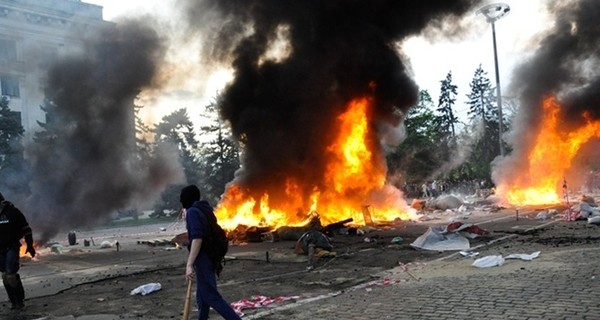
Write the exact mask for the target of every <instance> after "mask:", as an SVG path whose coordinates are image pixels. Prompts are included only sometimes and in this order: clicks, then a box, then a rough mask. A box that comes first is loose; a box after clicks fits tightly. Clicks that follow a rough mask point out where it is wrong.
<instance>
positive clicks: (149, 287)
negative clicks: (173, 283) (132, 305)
mask: <svg viewBox="0 0 600 320" xmlns="http://www.w3.org/2000/svg"><path fill="white" fill-rule="evenodd" d="M160 289H161V285H160V283H158V282H156V283H148V284H144V285H141V286H139V287H137V288H135V289H133V290H131V292H130V293H129V294H130V295H132V296H133V295H136V294H140V293H141V294H142V295H143V296H145V295H147V294H150V293H152V292H154V291H158V290H160Z"/></svg>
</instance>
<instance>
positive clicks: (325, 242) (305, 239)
mask: <svg viewBox="0 0 600 320" xmlns="http://www.w3.org/2000/svg"><path fill="white" fill-rule="evenodd" d="M310 245H313V246H314V248H315V249H317V248H319V249H322V250H326V251H332V250H333V246H332V245H331V243H330V241H329V238H328V237H327V236H326V235H325V234H324V233H322V232H319V231H317V230H309V231H306V232H305V233H304V234H303V235H302V236H301V237H300V239H298V241H296V246H295V248H294V252H295V253H296V254H298V255H307V254H308V253H309V252H308V251H309V250H308V249H309V246H310Z"/></svg>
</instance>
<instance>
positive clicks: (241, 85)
mask: <svg viewBox="0 0 600 320" xmlns="http://www.w3.org/2000/svg"><path fill="white" fill-rule="evenodd" d="M187 2H188V5H187V9H188V13H189V15H188V17H189V21H190V25H191V28H192V31H194V32H195V33H194V34H204V35H205V38H204V40H205V41H204V45H205V50H204V52H203V54H205V55H208V57H210V59H212V61H218V62H221V63H230V65H231V66H232V68H233V70H234V80H233V81H232V83H230V85H228V87H227V88H226V89H225V91H224V92H223V93H222V97H221V98H222V103H221V109H220V113H221V116H222V117H223V118H224V119H225V120H227V121H228V122H229V123H230V124H231V127H232V130H233V134H234V135H235V137H236V138H237V139H238V140H239V141H240V142H241V143H242V145H243V146H244V159H243V169H242V170H241V171H240V172H239V175H238V177H237V178H236V181H235V182H236V183H238V184H239V185H241V186H242V188H243V189H245V190H250V191H251V192H252V193H253V195H254V196H255V198H260V196H261V195H262V194H264V193H268V194H269V195H271V196H273V195H278V194H280V193H282V192H283V191H284V190H283V189H284V188H283V187H282V186H284V184H285V178H288V177H292V178H294V179H295V180H296V181H298V182H299V184H300V185H301V186H303V187H304V188H305V189H304V190H302V194H303V195H304V196H305V197H304V198H305V199H308V196H307V195H308V194H310V192H311V191H312V190H313V188H314V187H317V188H319V189H321V190H322V189H324V188H326V186H323V183H324V180H323V177H324V176H325V170H326V168H325V164H326V163H327V161H326V158H327V156H328V155H327V152H326V149H327V147H328V144H329V143H331V141H332V136H333V135H334V134H335V132H336V131H335V128H334V127H333V126H335V123H336V118H337V117H338V116H339V115H340V114H341V113H343V112H344V111H345V108H346V107H347V103H348V102H349V101H351V100H352V99H355V98H358V97H365V96H369V97H372V99H373V104H374V106H375V109H374V110H373V112H374V115H373V116H372V117H371V119H372V120H373V121H372V123H371V124H370V125H371V126H372V127H373V128H378V129H379V130H380V131H379V132H384V130H383V129H382V128H384V127H389V126H392V127H394V126H398V125H399V123H400V121H401V120H402V116H401V115H402V113H403V112H406V111H407V109H408V108H409V107H410V106H412V105H415V103H416V101H417V98H418V87H417V85H416V84H415V83H414V82H413V80H412V79H411V77H410V76H409V74H408V69H409V66H408V64H407V61H405V60H403V59H402V58H401V56H400V55H399V53H398V48H397V44H398V43H400V42H401V41H402V40H403V39H405V38H406V37H408V36H411V35H416V34H419V33H420V32H422V31H423V30H424V29H425V28H426V27H427V26H428V25H430V24H432V23H436V22H437V23H441V21H451V20H452V19H457V18H459V17H460V16H461V15H462V14H464V13H466V12H470V13H473V14H474V11H473V10H472V7H473V4H474V3H475V2H476V1H448V0H438V1H394V0H390V1H381V0H378V1H348V0H328V1H321V0H303V1H282V0H271V1H264V0H261V1H250V0H205V1H192V0H190V1H187ZM278 39H279V40H278ZM282 39H283V41H282ZM278 41H279V42H283V43H284V46H285V47H286V48H287V50H286V51H285V53H284V54H282V55H281V56H280V57H279V58H273V59H269V58H268V54H267V53H268V52H269V50H270V48H271V47H272V46H273V44H274V43H277V42H278ZM381 138H382V137H381V136H378V137H372V140H373V141H371V143H372V144H373V145H374V146H375V145H377V144H378V143H379V140H380V139H381ZM379 148H380V146H375V148H372V149H373V150H377V149H379ZM379 159H380V157H379ZM284 199H285V198H284V197H282V198H281V200H282V201H285V200H284ZM276 201H278V197H277V196H275V197H272V198H270V202H271V203H273V202H276Z"/></svg>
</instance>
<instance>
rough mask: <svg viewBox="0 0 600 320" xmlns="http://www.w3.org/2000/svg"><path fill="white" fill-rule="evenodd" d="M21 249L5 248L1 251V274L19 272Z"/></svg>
mask: <svg viewBox="0 0 600 320" xmlns="http://www.w3.org/2000/svg"><path fill="white" fill-rule="evenodd" d="M19 267H20V265H19V248H18V247H16V248H14V247H5V248H1V249H0V272H2V273H17V272H19Z"/></svg>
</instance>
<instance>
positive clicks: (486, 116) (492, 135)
mask: <svg viewBox="0 0 600 320" xmlns="http://www.w3.org/2000/svg"><path fill="white" fill-rule="evenodd" d="M470 87H471V92H470V93H469V94H467V98H468V99H469V100H468V102H467V104H468V105H469V112H468V114H469V120H470V121H471V124H473V127H478V128H480V130H481V132H479V133H478V134H479V136H480V139H479V140H478V142H477V143H476V144H475V147H474V149H473V153H472V154H471V159H470V161H469V164H470V167H471V170H472V174H473V177H472V178H476V179H485V180H488V181H489V180H490V173H491V171H490V170H491V162H492V161H493V160H494V158H495V157H496V156H498V155H499V154H500V147H499V143H498V134H499V131H498V108H497V107H496V105H495V103H494V102H495V97H494V88H493V87H492V85H491V82H490V80H489V79H488V77H487V73H486V72H485V71H484V70H483V69H482V67H481V65H480V66H479V67H478V68H477V70H475V74H474V75H473V79H472V80H471V84H470ZM476 124H478V125H476Z"/></svg>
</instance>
